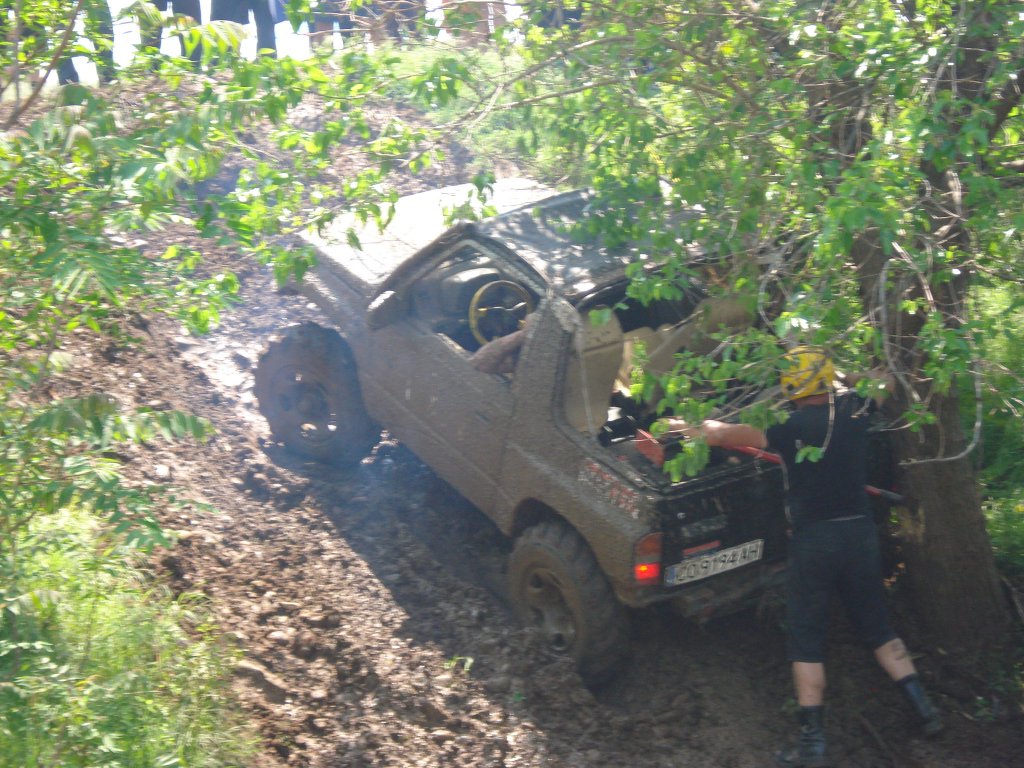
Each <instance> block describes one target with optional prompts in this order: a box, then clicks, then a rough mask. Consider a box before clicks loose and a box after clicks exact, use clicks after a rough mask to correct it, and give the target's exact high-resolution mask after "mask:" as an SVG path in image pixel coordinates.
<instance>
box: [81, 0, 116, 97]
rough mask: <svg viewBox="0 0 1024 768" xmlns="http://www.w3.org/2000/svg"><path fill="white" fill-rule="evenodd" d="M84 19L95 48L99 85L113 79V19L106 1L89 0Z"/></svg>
mask: <svg viewBox="0 0 1024 768" xmlns="http://www.w3.org/2000/svg"><path fill="white" fill-rule="evenodd" d="M85 12H86V18H87V20H88V23H89V26H91V27H92V30H91V31H92V35H91V39H92V44H93V46H94V47H95V48H96V58H97V61H96V72H97V74H98V75H99V80H100V82H101V83H109V82H110V81H111V80H113V79H114V76H115V74H116V70H115V69H114V18H113V16H111V14H110V6H109V5H107V0H90V2H89V3H88V4H87V5H86V8H85Z"/></svg>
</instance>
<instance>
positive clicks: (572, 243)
mask: <svg viewBox="0 0 1024 768" xmlns="http://www.w3.org/2000/svg"><path fill="white" fill-rule="evenodd" d="M473 190H474V188H473V186H472V185H470V184H461V185H457V186H452V187H444V188H442V189H438V190H431V191H429V192H421V193H417V194H415V195H407V196H405V197H402V198H401V199H400V200H399V201H398V203H397V205H396V213H395V216H394V219H393V220H392V222H391V223H390V224H389V225H388V227H387V228H386V229H385V230H384V231H383V232H380V231H379V230H378V229H377V227H376V226H375V225H373V224H365V225H360V224H358V222H356V221H355V219H354V217H351V216H349V217H339V218H338V219H337V220H336V221H335V222H333V223H332V224H331V226H330V227H329V228H328V230H327V231H326V232H324V233H322V234H316V233H309V234H307V235H306V236H305V239H306V240H307V241H308V242H310V243H311V244H312V245H314V246H316V247H317V250H318V252H319V254H320V256H321V265H322V267H325V268H327V269H331V268H332V267H333V268H335V269H340V270H342V271H344V272H345V273H347V274H350V275H353V276H354V277H356V279H358V280H360V281H362V282H363V284H364V285H363V287H364V289H365V290H366V292H367V293H368V294H369V293H376V292H378V291H379V290H387V289H388V288H390V287H393V286H395V285H396V284H397V283H401V282H404V281H405V280H407V279H409V278H410V277H412V276H414V275H419V274H422V271H423V269H425V268H429V265H430V263H431V262H432V261H433V260H434V259H435V258H437V257H439V256H440V255H441V252H442V251H444V250H446V249H447V248H448V247H450V246H451V245H452V244H454V242H456V241H458V240H460V239H463V238H477V239H482V240H489V241H492V242H495V243H498V244H499V245H500V246H502V247H504V248H506V249H508V250H509V251H511V252H512V253H514V254H517V255H518V256H519V257H520V258H521V259H522V260H523V261H524V262H525V263H526V264H527V265H528V266H529V267H530V268H532V269H533V270H534V271H535V272H536V273H537V274H538V275H539V276H540V277H541V278H543V279H544V280H545V281H546V282H547V283H548V284H549V285H551V286H552V287H553V288H554V289H555V291H556V292H557V293H560V294H561V295H563V296H564V297H565V298H566V299H568V300H569V301H572V302H574V303H575V302H576V301H578V300H580V299H582V298H584V297H585V296H587V295H589V294H591V293H593V292H595V291H597V290H599V289H600V288H602V287H604V286H608V285H610V284H613V283H616V282H619V281H621V280H622V279H623V278H624V277H625V271H626V267H627V265H629V264H630V263H632V262H635V261H638V260H640V259H643V258H647V257H648V256H647V255H646V252H645V248H644V246H642V245H639V244H637V243H626V244H623V245H619V246H615V247H610V246H608V245H606V244H605V242H604V240H603V239H602V238H600V237H593V238H589V239H583V238H581V237H580V236H579V233H578V232H577V231H576V230H575V229H574V225H577V224H579V222H581V221H584V220H586V218H587V217H588V216H593V215H599V214H598V212H597V211H596V210H593V204H594V196H593V195H592V194H591V193H590V192H587V191H585V190H575V191H571V192H564V193H561V194H551V193H552V190H551V189H549V188H547V187H544V186H542V185H540V184H538V183H536V182H534V181H531V180H529V179H502V180H499V181H497V182H495V184H494V185H493V187H492V189H491V190H490V193H489V195H488V202H489V203H490V204H491V205H493V206H494V207H495V208H497V209H498V211H499V214H498V215H497V216H494V217H492V218H489V219H485V220H483V221H478V222H473V223H469V224H466V223H463V224H456V225H455V226H453V227H448V228H445V225H444V217H443V208H444V207H445V206H448V207H451V206H453V205H457V204H459V203H465V202H466V200H467V198H468V196H469V195H470V194H471V193H472V192H473ZM350 228H352V229H353V230H355V231H356V233H357V235H358V238H359V241H360V244H361V247H354V246H352V245H351V244H350V243H349V241H348V237H347V233H348V230H349V229H350ZM652 263H653V261H652Z"/></svg>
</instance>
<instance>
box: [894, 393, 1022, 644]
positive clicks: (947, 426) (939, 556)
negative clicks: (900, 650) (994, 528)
mask: <svg viewBox="0 0 1024 768" xmlns="http://www.w3.org/2000/svg"><path fill="white" fill-rule="evenodd" d="M932 403H933V404H932V408H931V411H932V413H934V414H935V416H936V418H937V421H936V423H935V424H934V425H931V426H929V427H926V428H924V429H923V430H922V431H921V432H920V433H914V432H911V431H910V430H906V429H905V430H901V431H897V432H895V433H893V448H894V453H895V455H896V458H897V460H898V461H899V462H900V466H901V472H900V479H901V484H902V486H903V491H904V495H905V497H906V498H907V503H906V506H905V508H904V511H903V512H902V513H901V514H900V516H899V517H900V532H899V538H900V540H901V543H902V547H903V552H904V555H905V561H906V565H907V579H908V582H909V584H910V588H911V592H912V594H913V596H914V604H915V607H916V609H917V611H918V613H919V615H920V617H921V618H922V620H923V621H924V622H925V624H926V626H927V627H928V629H929V631H930V633H931V635H932V636H933V637H934V638H935V639H936V641H937V642H938V643H939V645H940V646H941V647H942V648H944V649H945V650H948V651H953V652H959V653H963V652H975V651H979V650H982V649H991V648H994V647H998V645H999V644H1000V643H1001V642H1002V641H1003V640H1004V639H1005V637H1006V631H1007V628H1008V620H1009V617H1008V613H1007V609H1006V600H1005V598H1004V597H1003V594H1002V590H1001V588H1000V583H999V578H998V575H997V572H996V567H995V561H994V558H993V555H992V545H991V542H990V541H989V538H988V533H987V532H986V529H985V518H984V515H983V514H982V511H981V499H980V496H979V493H978V484H977V478H976V477H975V472H974V467H973V466H972V465H971V459H970V456H969V455H967V456H963V455H961V456H959V457H958V458H955V459H950V460H929V459H927V458H922V457H927V456H936V455H947V456H956V455H958V454H960V453H961V451H962V449H963V448H964V445H965V440H964V434H963V429H962V422H961V414H960V410H959V407H958V403H957V397H956V395H955V393H951V394H950V395H948V396H936V397H933V401H932ZM899 405H901V406H902V407H905V406H906V403H902V404H899Z"/></svg>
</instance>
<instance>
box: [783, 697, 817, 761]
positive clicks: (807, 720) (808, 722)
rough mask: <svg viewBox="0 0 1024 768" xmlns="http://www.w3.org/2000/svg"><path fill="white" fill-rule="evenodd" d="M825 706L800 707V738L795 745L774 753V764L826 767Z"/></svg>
mask: <svg viewBox="0 0 1024 768" xmlns="http://www.w3.org/2000/svg"><path fill="white" fill-rule="evenodd" d="M824 719H825V708H824V707H800V739H799V740H798V741H797V743H796V746H795V747H790V748H789V749H784V750H782V751H781V752H776V753H775V764H776V765H780V766H789V767H790V768H826V766H827V765H828V764H829V763H828V757H826V756H825V727H824Z"/></svg>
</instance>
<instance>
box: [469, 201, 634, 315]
mask: <svg viewBox="0 0 1024 768" xmlns="http://www.w3.org/2000/svg"><path fill="white" fill-rule="evenodd" d="M593 200H594V197H593V195H592V194H591V193H589V192H587V191H585V190H574V191H572V192H564V193H562V194H560V195H555V196H553V197H549V198H546V199H544V200H540V201H538V202H536V203H532V204H529V205H524V206H522V207H520V208H517V209H515V210H513V211H509V212H508V213H503V214H500V215H498V216H495V217H493V218H491V219H487V220H485V221H480V222H475V223H474V224H473V225H472V227H471V228H472V230H473V231H474V232H475V233H476V234H478V235H481V236H483V237H486V238H490V239H491V240H495V241H497V242H499V243H501V244H502V245H503V246H505V247H506V248H508V249H509V250H511V251H513V252H514V253H516V254H518V255H519V256H520V257H521V258H522V259H523V260H524V261H525V262H526V263H527V264H529V265H530V266H531V267H532V268H533V269H534V270H535V271H536V272H538V273H539V274H540V275H542V276H543V277H544V278H545V280H546V282H547V283H549V284H550V285H552V286H553V287H554V288H555V289H556V290H557V291H558V292H559V293H561V294H562V295H563V296H565V297H566V298H567V299H569V300H570V301H575V300H578V299H580V298H582V297H584V296H586V295H587V294H590V293H593V292H594V291H595V290H597V289H599V288H600V287H602V286H605V285H609V284H611V283H615V282H618V281H620V280H622V279H623V278H624V277H625V273H626V267H627V266H628V265H629V264H630V263H632V262H635V261H637V260H639V259H641V258H644V257H645V254H644V249H643V248H642V247H641V246H638V245H637V244H635V243H626V244H623V245H621V246H618V247H609V246H607V245H606V244H605V242H604V240H603V239H602V238H600V237H596V238H589V239H583V238H581V237H580V236H579V233H578V232H577V231H576V230H574V226H575V225H577V224H579V223H580V222H581V221H584V220H585V219H586V218H587V217H588V216H591V215H594V212H593V211H592V210H591V207H592V204H593Z"/></svg>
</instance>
